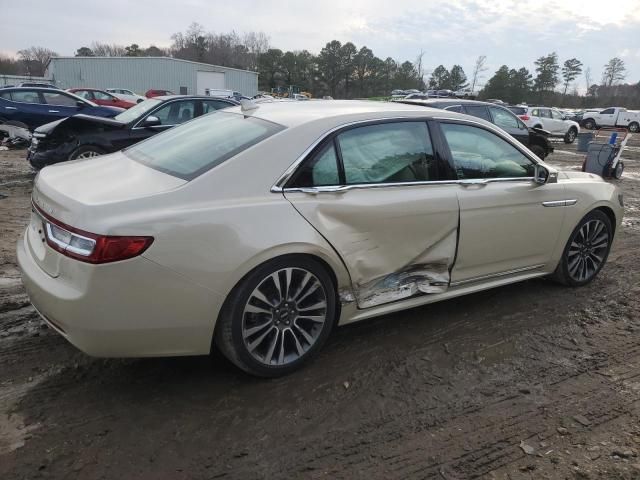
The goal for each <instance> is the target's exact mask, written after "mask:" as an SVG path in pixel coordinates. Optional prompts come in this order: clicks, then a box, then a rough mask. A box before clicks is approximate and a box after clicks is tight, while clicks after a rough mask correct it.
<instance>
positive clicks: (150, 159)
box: [116, 102, 284, 180]
mask: <svg viewBox="0 0 640 480" xmlns="http://www.w3.org/2000/svg"><path fill="white" fill-rule="evenodd" d="M144 103H146V102H144ZM133 108H135V107H133ZM116 118H117V117H116ZM282 129H284V127H283V126H282V125H278V124H276V123H272V122H268V121H266V120H261V119H258V118H254V117H245V116H244V115H241V114H237V113H228V112H215V113H210V114H208V115H205V116H203V117H200V118H198V119H195V120H193V121H190V122H187V123H185V124H183V125H180V126H178V127H174V128H172V129H170V130H167V131H166V132H164V133H161V134H159V135H155V136H153V137H151V138H149V139H148V140H145V141H144V142H141V143H138V144H136V145H134V146H132V147H130V148H128V149H126V150H124V154H125V155H127V156H128V157H129V158H131V159H132V160H135V161H137V162H140V163H142V164H144V165H147V166H149V167H151V168H154V169H156V170H160V171H161V172H164V173H168V174H169V175H173V176H175V177H179V178H183V179H185V180H191V179H193V178H195V177H197V176H199V175H201V174H203V173H204V172H206V171H207V170H210V169H211V168H213V167H215V166H216V165H220V164H221V163H222V162H224V161H226V160H228V159H230V158H231V157H233V156H235V155H237V154H238V153H240V152H242V151H243V150H246V149H247V148H249V147H251V146H253V145H256V144H257V143H259V142H261V141H262V140H264V139H266V138H268V137H270V136H271V135H273V134H274V133H277V132H279V131H280V130H282Z"/></svg>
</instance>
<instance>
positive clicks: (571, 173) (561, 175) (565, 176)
mask: <svg viewBox="0 0 640 480" xmlns="http://www.w3.org/2000/svg"><path fill="white" fill-rule="evenodd" d="M558 180H590V181H596V182H598V181H602V182H604V179H603V178H602V177H601V176H599V175H596V174H594V173H587V172H576V171H575V170H560V171H559V172H558Z"/></svg>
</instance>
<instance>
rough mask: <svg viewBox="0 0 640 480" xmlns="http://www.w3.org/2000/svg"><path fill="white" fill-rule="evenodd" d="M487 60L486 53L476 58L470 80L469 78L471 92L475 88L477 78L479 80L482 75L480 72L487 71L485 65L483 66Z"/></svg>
mask: <svg viewBox="0 0 640 480" xmlns="http://www.w3.org/2000/svg"><path fill="white" fill-rule="evenodd" d="M486 61H487V56H486V55H480V56H479V57H478V58H477V59H476V64H475V66H474V67H473V75H472V77H471V78H472V80H471V91H472V92H473V91H474V90H475V88H476V85H477V84H478V80H480V79H481V78H483V76H484V75H482V72H486V71H487V67H485V63H486Z"/></svg>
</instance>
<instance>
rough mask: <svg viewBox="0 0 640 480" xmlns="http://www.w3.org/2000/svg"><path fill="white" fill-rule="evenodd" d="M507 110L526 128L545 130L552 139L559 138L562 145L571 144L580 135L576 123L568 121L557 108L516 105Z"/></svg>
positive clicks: (578, 126)
mask: <svg viewBox="0 0 640 480" xmlns="http://www.w3.org/2000/svg"><path fill="white" fill-rule="evenodd" d="M509 110H511V111H512V112H513V113H515V114H516V115H517V116H518V117H520V120H522V121H523V122H524V123H525V125H527V127H530V128H541V129H543V130H546V131H548V132H549V133H551V136H553V137H561V138H562V139H563V140H564V143H573V142H574V141H575V139H576V137H577V136H578V134H579V133H580V125H579V124H578V122H574V121H573V120H568V119H567V116H566V115H565V114H564V113H562V112H561V111H560V110H558V109H557V108H549V107H528V106H526V105H516V106H513V107H509Z"/></svg>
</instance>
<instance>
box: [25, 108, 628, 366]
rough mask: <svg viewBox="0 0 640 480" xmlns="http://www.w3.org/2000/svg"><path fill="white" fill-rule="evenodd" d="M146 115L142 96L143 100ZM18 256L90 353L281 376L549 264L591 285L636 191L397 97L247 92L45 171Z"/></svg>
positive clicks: (45, 303) (55, 318)
mask: <svg viewBox="0 0 640 480" xmlns="http://www.w3.org/2000/svg"><path fill="white" fill-rule="evenodd" d="M134 108H135V107H134ZM32 199H33V213H32V217H31V223H30V225H29V226H28V228H27V230H26V232H25V234H24V236H23V238H22V239H21V240H20V241H19V242H18V247H17V249H18V250H17V257H18V263H19V265H20V267H21V270H22V275H23V281H24V285H25V287H26V290H27V292H28V294H29V297H30V299H31V301H32V303H33V304H34V305H35V307H36V309H37V310H38V312H39V313H40V314H41V315H42V317H43V318H44V320H45V321H46V322H47V323H48V324H49V325H50V326H51V327H52V328H54V329H55V330H56V331H58V332H59V333H60V334H61V335H63V336H64V337H65V338H66V339H68V340H69V341H70V342H71V343H73V344H74V345H76V346H77V347H78V348H79V349H81V350H83V351H85V352H86V353H88V354H90V355H96V356H102V357H131V356H133V357H136V356H163V355H197V354H208V353H209V352H210V350H211V349H212V347H213V346H214V345H215V346H217V347H218V348H219V349H220V350H221V351H222V352H223V353H224V355H226V357H227V358H228V359H229V360H231V361H232V362H233V363H234V364H236V365H237V366H238V367H240V368H241V369H243V370H245V371H247V372H250V373H252V374H255V375H259V376H266V377H269V376H277V375H282V374H286V373H288V372H291V371H293V370H295V369H296V368H298V367H300V366H301V365H302V364H303V363H305V362H306V361H308V360H309V358H311V357H313V355H314V354H316V353H317V351H318V350H319V349H320V347H321V346H322V345H323V343H324V342H325V341H326V339H327V337H328V336H329V334H330V332H331V330H332V328H333V327H334V326H335V325H336V324H337V325H342V324H347V323H351V322H355V321H359V320H364V319H367V318H371V317H375V316H379V315H384V314H387V313H391V312H395V311H399V310H403V309H407V308H411V307H416V306H419V305H424V304H427V303H431V302H436V301H440V300H445V299H449V298H454V297H456V296H460V295H465V294H468V293H472V292H477V291H479V290H484V289H487V288H493V287H497V286H501V285H505V284H509V283H512V282H518V281H522V280H527V279H531V278H535V277H542V276H547V275H552V276H553V277H554V278H555V279H556V280H558V281H559V282H561V283H563V284H565V285H569V286H581V285H585V284H586V283H588V282H590V281H591V280H592V279H593V278H594V277H595V276H596V275H597V274H598V272H599V271H600V269H601V268H602V267H603V265H604V264H605V262H606V260H607V256H608V253H609V250H610V248H611V245H612V242H613V239H614V235H615V233H616V230H617V227H618V225H619V224H620V221H621V219H622V213H623V208H622V195H621V194H620V192H619V190H618V188H617V187H616V186H615V185H612V184H609V183H606V182H604V181H603V180H602V179H601V178H599V177H597V176H595V175H589V174H585V173H582V172H573V171H571V172H559V171H557V170H556V169H554V168H552V167H550V166H548V165H546V164H545V163H543V162H542V161H541V160H540V159H538V158H537V157H536V156H535V155H534V153H533V152H531V151H530V150H528V149H527V148H525V147H524V146H523V145H521V144H520V143H518V142H516V141H515V140H514V139H513V138H512V137H511V136H509V135H507V134H506V133H505V132H504V131H502V130H500V129H499V128H497V127H495V126H494V125H493V124H492V123H490V122H487V121H484V120H481V119H477V118H472V117H469V116H466V115H461V114H457V113H454V112H448V111H444V110H436V109H431V108H424V107H416V106H410V105H404V104H398V103H382V102H356V101H333V102H273V103H262V104H257V103H252V102H247V103H244V104H243V105H242V106H241V107H233V108H230V109H226V110H221V111H218V112H216V113H213V114H211V115H206V116H203V117H202V118H199V119H196V120H194V121H192V122H188V123H186V124H184V125H181V126H178V127H175V128H173V129H171V130H169V131H167V132H164V133H162V134H160V135H157V136H155V137H153V138H150V139H148V140H146V141H144V142H141V143H139V144H137V145H134V146H132V147H130V148H127V149H125V150H123V151H122V152H119V153H115V154H112V155H108V156H103V157H99V158H96V159H91V160H88V161H77V162H72V163H66V164H61V165H54V166H52V167H48V168H45V169H43V170H42V171H41V172H40V174H39V175H38V177H37V180H36V182H35V185H34V189H33V197H32Z"/></svg>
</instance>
